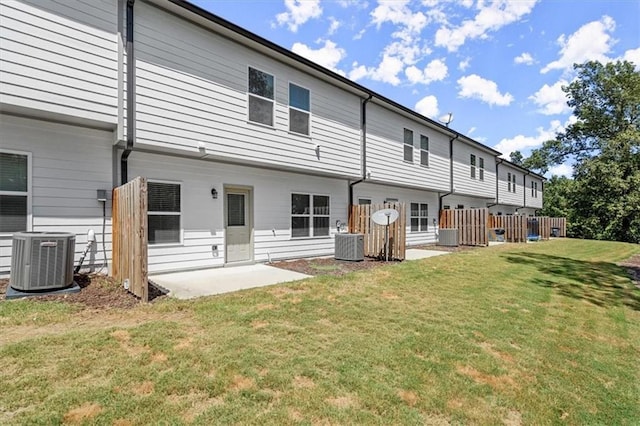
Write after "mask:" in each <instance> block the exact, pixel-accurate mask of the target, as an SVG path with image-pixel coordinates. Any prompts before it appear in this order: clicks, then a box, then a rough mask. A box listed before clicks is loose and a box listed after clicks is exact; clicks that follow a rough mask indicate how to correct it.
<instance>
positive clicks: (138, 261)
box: [112, 177, 149, 302]
mask: <svg viewBox="0 0 640 426" xmlns="http://www.w3.org/2000/svg"><path fill="white" fill-rule="evenodd" d="M112 210H113V219H112V242H113V267H112V275H113V277H114V278H115V279H116V280H117V281H118V282H120V283H123V284H125V286H126V283H128V287H129V291H130V292H131V293H133V294H134V295H136V296H137V297H139V298H140V299H141V300H142V301H143V302H147V301H148V300H149V281H148V279H147V180H146V179H145V178H141V177H137V178H135V179H134V180H132V181H131V182H128V183H126V184H124V185H122V186H119V187H118V188H115V189H114V190H113V208H112Z"/></svg>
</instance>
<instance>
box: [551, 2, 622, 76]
mask: <svg viewBox="0 0 640 426" xmlns="http://www.w3.org/2000/svg"><path fill="white" fill-rule="evenodd" d="M615 27H616V23H615V21H614V20H613V19H612V18H611V17H609V16H606V15H605V16H603V17H602V18H601V19H600V20H599V21H593V22H589V23H587V24H585V25H583V26H582V27H580V28H579V29H578V31H576V32H575V33H573V34H571V35H570V36H569V37H567V36H565V35H564V34H562V35H561V36H560V37H558V45H559V46H560V58H559V59H558V60H556V61H553V62H550V63H548V64H547V65H546V66H545V67H544V68H542V70H540V72H541V73H543V74H546V73H547V72H549V71H551V70H556V69H559V70H569V69H571V67H573V64H575V63H579V64H581V63H583V62H585V61H600V62H603V63H604V62H609V58H608V57H607V56H606V54H607V53H609V51H610V50H611V47H612V46H613V44H614V43H615V40H614V39H613V38H612V37H611V33H612V32H613V31H614V30H615Z"/></svg>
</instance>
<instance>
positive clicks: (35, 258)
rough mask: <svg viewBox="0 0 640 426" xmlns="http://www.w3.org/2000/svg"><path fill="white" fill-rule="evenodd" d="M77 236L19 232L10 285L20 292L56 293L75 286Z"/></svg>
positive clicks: (16, 237)
mask: <svg viewBox="0 0 640 426" xmlns="http://www.w3.org/2000/svg"><path fill="white" fill-rule="evenodd" d="M75 247H76V236H75V234H71V233H67V232H16V233H15V234H13V244H12V249H11V276H10V277H9V285H10V286H11V287H12V288H13V289H15V290H19V291H39V290H53V289H61V288H65V287H69V286H71V285H73V257H74V252H75Z"/></svg>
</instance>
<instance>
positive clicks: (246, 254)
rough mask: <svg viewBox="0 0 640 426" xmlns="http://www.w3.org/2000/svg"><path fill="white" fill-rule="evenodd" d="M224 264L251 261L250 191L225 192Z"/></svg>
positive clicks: (232, 190) (227, 190)
mask: <svg viewBox="0 0 640 426" xmlns="http://www.w3.org/2000/svg"><path fill="white" fill-rule="evenodd" d="M224 197H225V230H226V238H225V240H226V241H225V242H226V263H235V262H248V261H251V260H253V244H252V241H253V238H252V237H253V235H252V234H253V225H252V223H253V220H252V217H251V210H252V209H251V191H250V190H249V189H235V188H233V189H231V188H228V189H226V190H225V196H224Z"/></svg>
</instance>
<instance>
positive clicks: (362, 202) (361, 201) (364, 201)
mask: <svg viewBox="0 0 640 426" xmlns="http://www.w3.org/2000/svg"><path fill="white" fill-rule="evenodd" d="M358 204H359V205H361V206H365V205H369V204H371V198H358Z"/></svg>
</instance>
